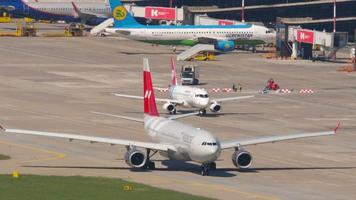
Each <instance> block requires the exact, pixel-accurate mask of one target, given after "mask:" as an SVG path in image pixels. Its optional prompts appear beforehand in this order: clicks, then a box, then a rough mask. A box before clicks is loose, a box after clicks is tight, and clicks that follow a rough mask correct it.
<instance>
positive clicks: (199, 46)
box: [177, 44, 215, 60]
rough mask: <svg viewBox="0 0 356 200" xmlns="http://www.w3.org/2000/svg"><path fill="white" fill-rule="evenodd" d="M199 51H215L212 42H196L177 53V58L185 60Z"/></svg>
mask: <svg viewBox="0 0 356 200" xmlns="http://www.w3.org/2000/svg"><path fill="white" fill-rule="evenodd" d="M201 51H215V47H214V45H212V44H196V45H195V46H193V47H191V48H189V49H187V50H185V51H183V52H182V53H180V54H178V55H177V60H187V59H189V58H191V57H192V56H194V55H195V54H197V53H199V52H201Z"/></svg>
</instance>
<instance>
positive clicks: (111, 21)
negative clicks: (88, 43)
mask: <svg viewBox="0 0 356 200" xmlns="http://www.w3.org/2000/svg"><path fill="white" fill-rule="evenodd" d="M113 24H114V19H113V18H109V19H107V20H105V21H104V22H102V23H101V24H99V25H97V26H95V27H94V28H92V29H91V30H90V35H93V36H98V35H100V34H101V33H103V32H104V31H105V29H106V28H107V27H109V26H112V25H113Z"/></svg>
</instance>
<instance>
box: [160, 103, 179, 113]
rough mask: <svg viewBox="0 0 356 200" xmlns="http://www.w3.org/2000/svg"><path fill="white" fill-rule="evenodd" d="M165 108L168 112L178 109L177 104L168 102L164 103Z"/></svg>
mask: <svg viewBox="0 0 356 200" xmlns="http://www.w3.org/2000/svg"><path fill="white" fill-rule="evenodd" d="M163 109H165V110H167V111H168V112H172V111H174V110H175V109H176V107H175V105H173V104H171V103H169V102H167V103H165V104H163Z"/></svg>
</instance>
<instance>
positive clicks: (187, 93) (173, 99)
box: [113, 59, 254, 116]
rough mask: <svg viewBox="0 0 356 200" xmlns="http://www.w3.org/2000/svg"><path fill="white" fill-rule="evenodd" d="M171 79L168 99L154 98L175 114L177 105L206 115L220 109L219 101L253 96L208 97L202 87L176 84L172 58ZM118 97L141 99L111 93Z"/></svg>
mask: <svg viewBox="0 0 356 200" xmlns="http://www.w3.org/2000/svg"><path fill="white" fill-rule="evenodd" d="M171 70H172V81H171V85H170V86H169V88H168V94H169V97H170V98H169V99H162V98H156V101H160V102H164V104H163V109H164V110H166V111H168V112H169V113H170V114H176V112H177V108H176V107H177V106H182V107H186V108H195V109H198V110H199V112H198V114H199V115H201V116H205V115H206V110H207V109H209V110H210V111H211V112H213V113H217V112H220V111H221V108H222V106H221V103H222V102H226V101H233V100H241V99H247V98H252V97H254V96H252V95H250V96H237V97H227V98H217V99H210V95H209V94H208V92H207V91H206V90H205V89H203V88H198V87H191V86H184V85H178V84H177V74H176V71H175V67H174V62H173V59H171ZM113 95H115V96H118V97H126V98H132V99H143V97H142V96H134V95H127V94H119V93H113Z"/></svg>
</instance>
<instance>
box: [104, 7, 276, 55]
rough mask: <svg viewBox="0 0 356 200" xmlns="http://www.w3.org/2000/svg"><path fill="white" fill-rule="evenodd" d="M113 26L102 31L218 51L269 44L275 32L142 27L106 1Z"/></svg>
mask: <svg viewBox="0 0 356 200" xmlns="http://www.w3.org/2000/svg"><path fill="white" fill-rule="evenodd" d="M110 6H111V10H112V16H113V18H114V27H112V28H106V29H105V32H108V33H111V34H116V35H121V36H124V37H127V38H130V39H133V40H138V41H142V42H148V43H154V44H163V45H185V46H194V45H196V44H198V43H204V44H213V45H214V47H215V49H216V50H218V51H222V52H226V51H233V50H234V49H235V47H236V45H240V44H247V45H251V46H255V45H258V44H265V43H272V42H274V41H275V37H276V33H275V31H273V30H271V29H268V28H266V27H264V26H258V25H253V24H238V25H228V26H217V25H196V26H195V25H182V26H170V25H147V26H146V25H142V24H139V23H138V22H137V21H136V20H135V19H134V18H133V17H132V15H131V14H130V12H128V11H127V10H126V8H125V7H124V6H123V5H122V3H121V1H120V0H110Z"/></svg>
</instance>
